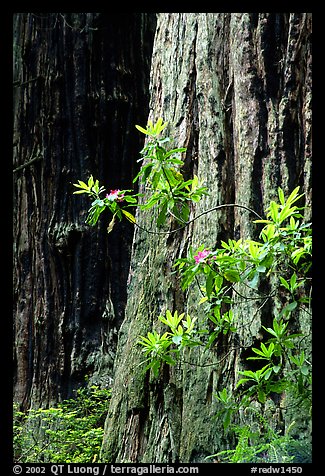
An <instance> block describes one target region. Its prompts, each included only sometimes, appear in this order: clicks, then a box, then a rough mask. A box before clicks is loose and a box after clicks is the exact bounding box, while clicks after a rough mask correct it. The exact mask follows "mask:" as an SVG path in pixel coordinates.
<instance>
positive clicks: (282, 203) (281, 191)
mask: <svg viewBox="0 0 325 476" xmlns="http://www.w3.org/2000/svg"><path fill="white" fill-rule="evenodd" d="M278 196H279V200H280V203H281V205H284V203H285V200H284V193H283V190H282V188H280V187H279V188H278Z"/></svg>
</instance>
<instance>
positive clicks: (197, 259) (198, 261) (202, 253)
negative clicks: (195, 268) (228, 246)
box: [194, 250, 210, 264]
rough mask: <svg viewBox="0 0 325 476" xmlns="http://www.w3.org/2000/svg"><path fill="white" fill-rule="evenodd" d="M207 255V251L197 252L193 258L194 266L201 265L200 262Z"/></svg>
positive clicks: (208, 252)
mask: <svg viewBox="0 0 325 476" xmlns="http://www.w3.org/2000/svg"><path fill="white" fill-rule="evenodd" d="M209 254H210V251H208V250H203V251H198V252H197V255H196V256H194V259H195V262H196V264H198V263H202V261H204V260H205V258H206V257H207V256H209Z"/></svg>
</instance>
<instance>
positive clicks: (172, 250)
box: [102, 13, 311, 462]
mask: <svg viewBox="0 0 325 476" xmlns="http://www.w3.org/2000/svg"><path fill="white" fill-rule="evenodd" d="M310 34H311V17H310V15H309V14H305V13H188V14H182V13H161V14H159V15H158V23H157V30H156V37H155V43H154V51H153V63H152V69H151V90H150V92H151V111H150V116H149V117H150V118H151V119H152V120H156V119H157V118H158V117H160V116H161V117H163V118H164V119H165V120H166V121H169V126H168V133H169V135H170V136H172V137H175V143H176V145H177V146H185V147H187V148H188V149H187V157H186V163H187V169H188V170H187V173H188V174H189V176H193V173H197V175H198V176H199V177H200V178H201V179H202V180H203V182H204V183H205V185H206V186H207V187H208V188H209V191H210V195H209V196H208V197H206V198H204V200H202V201H201V202H199V203H198V204H197V205H196V207H195V209H194V210H193V215H197V214H199V212H201V211H204V210H207V209H209V208H212V207H214V206H216V205H219V204H224V203H234V202H236V203H238V204H242V205H246V206H248V207H251V208H253V209H255V210H256V211H257V212H258V213H260V214H262V213H263V209H265V207H266V206H268V204H269V201H270V199H275V198H276V190H277V187H278V186H281V187H282V188H283V189H284V192H285V194H286V195H287V194H288V192H290V191H291V190H292V189H293V188H294V187H296V186H297V185H300V186H301V190H302V192H305V194H306V205H307V209H306V211H305V217H306V219H307V220H308V219H309V216H310V206H311V173H310V172H311V163H310V162H311V45H310ZM145 123H146V122H144V123H143V124H145ZM253 218H254V217H252V216H250V215H249V213H247V212H243V210H242V209H240V210H239V209H235V210H234V209H228V208H227V209H226V208H225V209H223V210H221V211H219V212H218V213H214V214H207V215H204V216H202V217H201V218H200V219H199V220H196V221H195V222H194V223H192V224H191V226H189V227H187V228H185V229H183V230H182V231H180V232H177V233H175V234H173V235H170V236H169V237H168V238H167V237H165V236H157V235H148V234H146V233H145V232H144V231H143V230H139V229H137V231H136V233H135V237H134V241H133V252H132V259H131V269H130V286H129V293H128V302H127V308H126V317H125V320H124V322H123V324H122V326H121V329H120V332H119V343H118V352H117V359H116V363H115V380H114V387H113V396H112V401H111V406H110V410H109V414H108V418H107V422H106V429H105V438H104V443H103V447H102V459H103V460H105V461H109V462H111V461H113V462H114V461H115V462H193V461H196V462H198V461H204V458H205V457H206V456H208V455H211V454H214V453H216V452H218V451H220V450H223V449H225V448H227V445H229V443H230V442H229V437H228V436H227V434H225V432H224V431H223V427H222V422H221V421H220V419H215V416H216V415H217V413H218V411H219V410H220V407H218V402H217V400H216V399H215V398H214V397H213V394H214V393H215V392H216V391H218V390H220V389H222V388H223V387H226V388H227V389H233V388H234V387H235V385H236V378H238V373H237V372H238V369H241V368H242V367H241V365H242V363H243V351H242V349H243V348H244V347H247V346H252V344H253V342H254V339H257V337H258V333H259V331H260V330H261V325H263V324H264V325H265V323H266V322H269V321H270V320H272V312H273V311H272V309H269V310H268V311H269V313H268V315H266V313H265V308H264V310H263V312H259V309H258V306H259V305H258V304H251V303H250V304H249V306H248V307H247V306H246V307H245V306H240V305H239V306H238V308H237V309H235V312H236V316H237V321H236V324H237V335H236V342H235V340H234V338H230V339H228V340H227V339H225V340H224V342H223V343H222V345H220V346H218V348H217V349H216V350H215V351H214V352H210V353H207V352H205V351H204V350H200V349H198V348H194V349H191V350H190V351H189V353H188V355H187V356H186V362H185V359H184V362H182V363H181V365H179V366H175V367H169V366H165V367H164V368H163V371H162V373H161V375H160V377H159V378H158V379H155V378H152V375H151V376H150V375H149V372H147V371H145V370H144V367H145V366H144V365H143V360H144V356H143V353H142V352H141V348H140V346H137V345H135V343H136V341H137V340H138V336H139V335H146V333H147V332H148V331H151V330H152V328H155V329H158V330H159V327H157V326H158V316H159V315H161V314H164V313H165V311H166V309H170V310H171V311H175V310H176V309H177V310H178V311H179V312H188V313H189V314H190V315H191V316H193V317H194V316H198V315H199V314H200V308H198V307H197V305H196V302H197V301H198V299H197V298H198V295H193V293H192V294H191V293H183V292H182V291H181V290H180V285H179V281H178V280H177V278H176V277H175V275H174V274H172V270H173V269H172V264H173V262H174V261H175V259H176V258H179V257H183V256H184V255H186V251H187V249H188V247H189V246H190V245H192V246H193V247H194V248H195V247H197V246H199V245H200V244H204V245H205V247H207V248H208V247H212V248H213V247H215V246H216V245H218V244H220V240H225V239H228V238H235V239H238V238H239V237H242V238H248V237H251V238H254V229H253V227H252V224H251V221H252V219H253ZM137 220H138V223H139V224H140V225H141V226H144V227H145V228H150V225H151V216H148V215H147V216H146V215H145V213H139V214H138V216H137ZM255 238H256V237H255ZM252 316H253V317H254V319H252ZM299 319H300V321H299ZM298 321H299V322H300V326H301V327H303V328H304V330H305V332H306V334H310V332H309V330H310V318H309V316H308V315H304V313H301V314H300V317H298ZM305 343H306V348H307V351H308V355H309V352H310V341H309V342H308V339H306V341H305ZM286 415H288V414H286ZM280 417H281V416H279V414H274V415H271V418H274V420H277V419H279V418H280ZM282 417H283V415H282ZM296 417H297V427H296V429H297V432H298V436H301V435H303V434H308V432H309V419H308V416H306V415H303V414H301V415H296ZM286 418H287V416H285V417H284V419H285V421H284V425H288V424H289V422H290V419H286ZM228 447H229V446H228Z"/></svg>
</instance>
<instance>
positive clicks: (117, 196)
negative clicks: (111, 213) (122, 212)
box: [106, 190, 124, 202]
mask: <svg viewBox="0 0 325 476" xmlns="http://www.w3.org/2000/svg"><path fill="white" fill-rule="evenodd" d="M123 197H124V193H121V190H111V191H110V193H109V194H107V195H106V198H108V200H110V201H111V202H114V201H115V200H118V201H120V200H123Z"/></svg>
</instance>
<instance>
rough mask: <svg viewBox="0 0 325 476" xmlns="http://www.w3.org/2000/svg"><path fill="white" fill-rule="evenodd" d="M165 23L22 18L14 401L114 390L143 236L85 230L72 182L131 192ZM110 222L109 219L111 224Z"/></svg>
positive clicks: (78, 16) (103, 17) (83, 205)
mask: <svg viewBox="0 0 325 476" xmlns="http://www.w3.org/2000/svg"><path fill="white" fill-rule="evenodd" d="M155 21H156V20H155V16H154V15H150V14H128V15H121V14H120V15H108V14H103V13H74V14H73V13H72V14H61V13H37V14H33V13H21V14H15V15H14V230H13V234H14V299H15V312H14V335H15V342H14V364H15V382H14V399H15V401H17V402H19V403H20V404H21V405H22V407H23V408H27V407H28V406H30V404H33V405H36V406H38V405H42V406H46V405H48V404H50V403H51V402H52V403H53V402H56V401H58V400H60V399H62V398H66V397H68V396H70V395H71V391H72V390H73V389H74V388H76V387H77V386H79V385H81V384H82V383H84V379H85V376H86V375H87V374H88V375H91V376H92V378H93V381H96V379H97V381H98V380H100V382H101V384H104V383H105V382H106V384H108V383H109V380H110V376H111V370H112V363H113V359H114V354H115V347H116V335H117V330H118V328H119V326H120V323H121V322H122V319H123V317H124V308H125V303H126V280H127V275H128V269H129V257H130V247H131V242H132V235H133V230H132V227H131V226H128V224H127V223H126V224H121V226H120V227H116V230H114V231H113V232H112V233H111V234H110V235H109V236H108V235H107V233H106V227H107V223H105V220H102V222H101V224H100V226H99V227H96V228H94V229H92V228H90V227H88V226H85V224H84V221H85V216H86V212H87V209H88V208H89V205H90V204H89V202H88V201H87V200H86V199H80V196H79V198H78V199H76V197H75V196H73V195H72V192H73V191H74V190H75V189H74V188H73V186H72V183H75V182H76V181H77V180H78V179H80V180H86V179H87V178H88V177H89V176H90V174H93V175H94V176H95V178H98V179H99V180H100V182H101V183H102V184H104V186H105V187H106V189H107V190H110V189H114V188H121V189H123V188H129V187H130V186H131V180H132V177H133V176H134V174H135V171H136V156H135V154H134V151H137V150H139V148H141V138H139V137H138V136H137V135H136V134H134V124H135V123H143V122H145V120H146V117H147V114H148V107H147V104H148V98H147V91H148V81H149V79H148V78H149V68H150V58H151V49H152V41H153V33H154V28H155ZM107 218H108V217H107Z"/></svg>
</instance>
